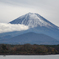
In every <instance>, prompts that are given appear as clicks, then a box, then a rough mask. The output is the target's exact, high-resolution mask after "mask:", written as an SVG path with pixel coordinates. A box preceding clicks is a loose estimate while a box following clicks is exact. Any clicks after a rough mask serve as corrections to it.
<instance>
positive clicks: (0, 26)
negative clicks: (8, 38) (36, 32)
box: [0, 23, 29, 33]
mask: <svg viewBox="0 0 59 59" xmlns="http://www.w3.org/2000/svg"><path fill="white" fill-rule="evenodd" d="M27 29H29V27H28V26H25V25H21V24H10V23H9V24H7V23H0V33H3V32H12V31H22V30H27Z"/></svg>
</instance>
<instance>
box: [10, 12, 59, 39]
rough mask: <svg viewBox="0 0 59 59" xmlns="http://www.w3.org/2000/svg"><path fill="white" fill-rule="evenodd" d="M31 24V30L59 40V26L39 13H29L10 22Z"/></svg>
mask: <svg viewBox="0 0 59 59" xmlns="http://www.w3.org/2000/svg"><path fill="white" fill-rule="evenodd" d="M10 23H11V24H24V25H27V26H29V28H30V30H29V32H34V33H42V34H45V35H48V36H50V37H52V38H55V39H57V40H59V29H58V28H59V27H57V26H56V25H54V24H53V23H51V22H49V21H48V20H47V19H45V18H44V17H42V16H41V15H39V14H37V13H27V14H25V15H23V16H20V17H19V18H17V19H15V20H13V21H11V22H10Z"/></svg>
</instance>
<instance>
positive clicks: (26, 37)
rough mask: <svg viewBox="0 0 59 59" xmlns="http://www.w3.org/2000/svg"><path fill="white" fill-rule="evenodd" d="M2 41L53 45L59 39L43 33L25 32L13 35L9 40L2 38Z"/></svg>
mask: <svg viewBox="0 0 59 59" xmlns="http://www.w3.org/2000/svg"><path fill="white" fill-rule="evenodd" d="M2 42H3V43H9V44H26V43H30V44H44V45H46V44H47V45H55V44H58V43H59V41H57V40H56V39H54V38H52V37H49V36H47V35H45V34H37V33H33V32H29V33H25V34H22V35H18V36H15V37H13V38H10V39H9V40H8V39H7V40H3V41H2Z"/></svg>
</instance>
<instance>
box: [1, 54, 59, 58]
mask: <svg viewBox="0 0 59 59" xmlns="http://www.w3.org/2000/svg"><path fill="white" fill-rule="evenodd" d="M0 59H59V55H8V56H2V55H0Z"/></svg>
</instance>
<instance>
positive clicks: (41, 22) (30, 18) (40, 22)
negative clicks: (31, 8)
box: [10, 13, 57, 27]
mask: <svg viewBox="0 0 59 59" xmlns="http://www.w3.org/2000/svg"><path fill="white" fill-rule="evenodd" d="M10 23H11V24H24V25H27V26H29V27H37V26H45V27H57V26H55V25H54V24H52V23H51V22H49V21H47V20H46V19H45V18H43V17H42V16H40V15H39V14H37V13H28V14H25V15H23V16H21V17H19V18H17V19H15V20H13V21H11V22H10Z"/></svg>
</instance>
